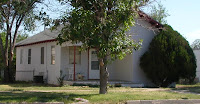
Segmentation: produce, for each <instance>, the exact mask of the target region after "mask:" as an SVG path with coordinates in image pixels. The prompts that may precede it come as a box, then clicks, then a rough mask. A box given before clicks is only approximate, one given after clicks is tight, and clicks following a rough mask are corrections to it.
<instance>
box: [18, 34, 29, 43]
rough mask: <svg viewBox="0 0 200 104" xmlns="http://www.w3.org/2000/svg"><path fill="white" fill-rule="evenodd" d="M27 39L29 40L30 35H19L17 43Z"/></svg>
mask: <svg viewBox="0 0 200 104" xmlns="http://www.w3.org/2000/svg"><path fill="white" fill-rule="evenodd" d="M26 38H28V34H19V35H18V36H17V38H16V42H20V41H22V40H24V39H26Z"/></svg>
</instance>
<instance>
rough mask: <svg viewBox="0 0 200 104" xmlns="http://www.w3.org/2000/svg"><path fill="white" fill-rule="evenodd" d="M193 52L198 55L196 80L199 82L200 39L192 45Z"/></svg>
mask: <svg viewBox="0 0 200 104" xmlns="http://www.w3.org/2000/svg"><path fill="white" fill-rule="evenodd" d="M191 47H192V49H193V52H194V54H195V56H196V64H197V68H196V80H197V82H199V81H200V39H196V40H195V41H194V42H193V44H192V45H191Z"/></svg>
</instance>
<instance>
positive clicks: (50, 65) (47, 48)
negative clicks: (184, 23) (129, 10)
mask: <svg viewBox="0 0 200 104" xmlns="http://www.w3.org/2000/svg"><path fill="white" fill-rule="evenodd" d="M161 27H162V25H161V24H159V23H158V22H156V21H155V20H153V19H152V18H150V17H149V16H147V15H146V14H145V13H143V12H139V18H138V19H137V21H136V25H135V26H133V27H132V28H131V30H130V31H129V32H127V33H128V34H130V35H132V38H133V39H134V40H139V39H143V45H142V49H140V50H139V51H134V52H133V54H129V55H127V56H126V57H125V58H124V59H123V60H116V61H114V62H113V63H112V64H110V65H109V66H108V71H109V80H110V81H126V82H131V83H137V84H144V85H148V84H149V83H151V82H150V81H149V80H148V79H147V78H146V77H145V74H144V72H143V71H142V70H141V68H140V66H139V60H140V56H141V55H143V53H144V52H146V50H147V49H148V47H149V43H150V42H151V40H152V38H153V37H154V36H155V35H156V33H155V31H153V30H159V29H160V28H161ZM58 34H59V31H58V30H56V31H50V30H48V29H46V30H44V31H43V32H41V33H38V34H36V35H34V36H32V37H29V38H27V39H25V40H23V41H21V42H19V43H17V44H16V50H17V52H16V80H19V81H32V80H33V79H34V76H42V77H43V80H44V81H45V82H46V83H49V84H57V83H58V81H57V78H59V77H60V76H61V75H60V74H61V73H60V72H61V71H62V73H63V74H64V75H66V77H65V80H77V75H78V73H79V74H81V75H82V76H84V78H83V80H85V81H88V80H89V81H90V80H94V79H95V80H98V79H99V68H98V67H99V66H98V60H97V58H96V52H95V50H94V49H89V50H86V51H81V52H79V47H80V46H81V44H71V43H70V42H66V43H64V44H62V45H61V46H60V45H57V41H56V39H55V38H56V37H57V36H58Z"/></svg>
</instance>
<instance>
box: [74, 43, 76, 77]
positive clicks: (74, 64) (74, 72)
mask: <svg viewBox="0 0 200 104" xmlns="http://www.w3.org/2000/svg"><path fill="white" fill-rule="evenodd" d="M75 75H76V46H74V81H75V80H76V79H75V78H76V77H75Z"/></svg>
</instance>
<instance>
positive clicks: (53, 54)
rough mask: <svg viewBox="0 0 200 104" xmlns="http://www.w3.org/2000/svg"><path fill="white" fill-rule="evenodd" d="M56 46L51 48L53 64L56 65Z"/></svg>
mask: <svg viewBox="0 0 200 104" xmlns="http://www.w3.org/2000/svg"><path fill="white" fill-rule="evenodd" d="M55 53H56V52H55V46H51V64H52V65H54V64H55Z"/></svg>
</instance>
